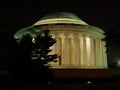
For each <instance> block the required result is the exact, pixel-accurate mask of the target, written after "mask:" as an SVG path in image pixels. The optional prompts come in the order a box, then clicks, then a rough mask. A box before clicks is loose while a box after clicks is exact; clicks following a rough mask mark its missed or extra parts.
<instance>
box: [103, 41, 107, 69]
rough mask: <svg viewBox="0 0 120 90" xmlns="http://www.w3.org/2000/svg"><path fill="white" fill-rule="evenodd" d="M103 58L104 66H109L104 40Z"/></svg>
mask: <svg viewBox="0 0 120 90" xmlns="http://www.w3.org/2000/svg"><path fill="white" fill-rule="evenodd" d="M103 58H104V64H103V65H104V67H106V68H107V55H106V42H105V41H103Z"/></svg>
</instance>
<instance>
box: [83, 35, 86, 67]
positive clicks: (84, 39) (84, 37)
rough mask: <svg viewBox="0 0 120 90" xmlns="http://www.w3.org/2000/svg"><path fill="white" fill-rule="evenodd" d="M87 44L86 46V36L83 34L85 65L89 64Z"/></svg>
mask: <svg viewBox="0 0 120 90" xmlns="http://www.w3.org/2000/svg"><path fill="white" fill-rule="evenodd" d="M86 49H87V46H86V36H85V35H83V60H84V61H83V65H84V66H86V65H87V50H86Z"/></svg>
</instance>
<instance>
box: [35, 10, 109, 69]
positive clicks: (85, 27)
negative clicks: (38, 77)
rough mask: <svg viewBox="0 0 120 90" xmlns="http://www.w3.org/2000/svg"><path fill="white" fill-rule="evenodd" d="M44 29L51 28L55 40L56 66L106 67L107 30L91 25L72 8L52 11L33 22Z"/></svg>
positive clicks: (54, 63) (53, 63)
mask: <svg viewBox="0 0 120 90" xmlns="http://www.w3.org/2000/svg"><path fill="white" fill-rule="evenodd" d="M34 26H36V27H38V28H40V29H41V30H46V29H48V30H50V32H51V35H52V37H53V38H55V39H56V41H57V42H56V44H54V46H52V47H51V49H52V52H51V54H59V55H60V58H59V60H58V62H52V63H51V65H52V67H55V68H57V67H58V68H65V67H68V68H107V56H106V47H105V46H106V42H105V41H104V40H103V39H104V38H105V35H104V31H103V30H102V29H100V28H98V27H95V26H91V25H89V24H87V23H86V22H84V21H83V20H81V19H80V18H79V17H78V16H76V15H75V14H73V13H70V12H55V13H50V14H48V15H46V16H45V17H43V18H42V19H40V20H39V21H37V22H36V23H34Z"/></svg>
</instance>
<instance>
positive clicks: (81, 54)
mask: <svg viewBox="0 0 120 90" xmlns="http://www.w3.org/2000/svg"><path fill="white" fill-rule="evenodd" d="M83 47H84V45H83V35H82V34H79V52H80V53H79V58H80V62H79V64H80V65H82V66H83V64H84V53H83V51H84V48H83Z"/></svg>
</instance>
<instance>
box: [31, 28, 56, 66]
mask: <svg viewBox="0 0 120 90" xmlns="http://www.w3.org/2000/svg"><path fill="white" fill-rule="evenodd" d="M55 43H56V40H55V39H53V38H52V36H51V35H50V32H49V30H44V31H43V33H42V34H39V35H38V36H37V37H36V38H35V42H34V43H33V57H35V58H34V59H33V65H34V66H35V67H37V68H41V67H45V65H47V64H48V63H49V62H56V61H57V60H56V59H57V58H58V54H53V55H49V52H51V51H52V50H50V47H51V46H53V45H54V44H55Z"/></svg>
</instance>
